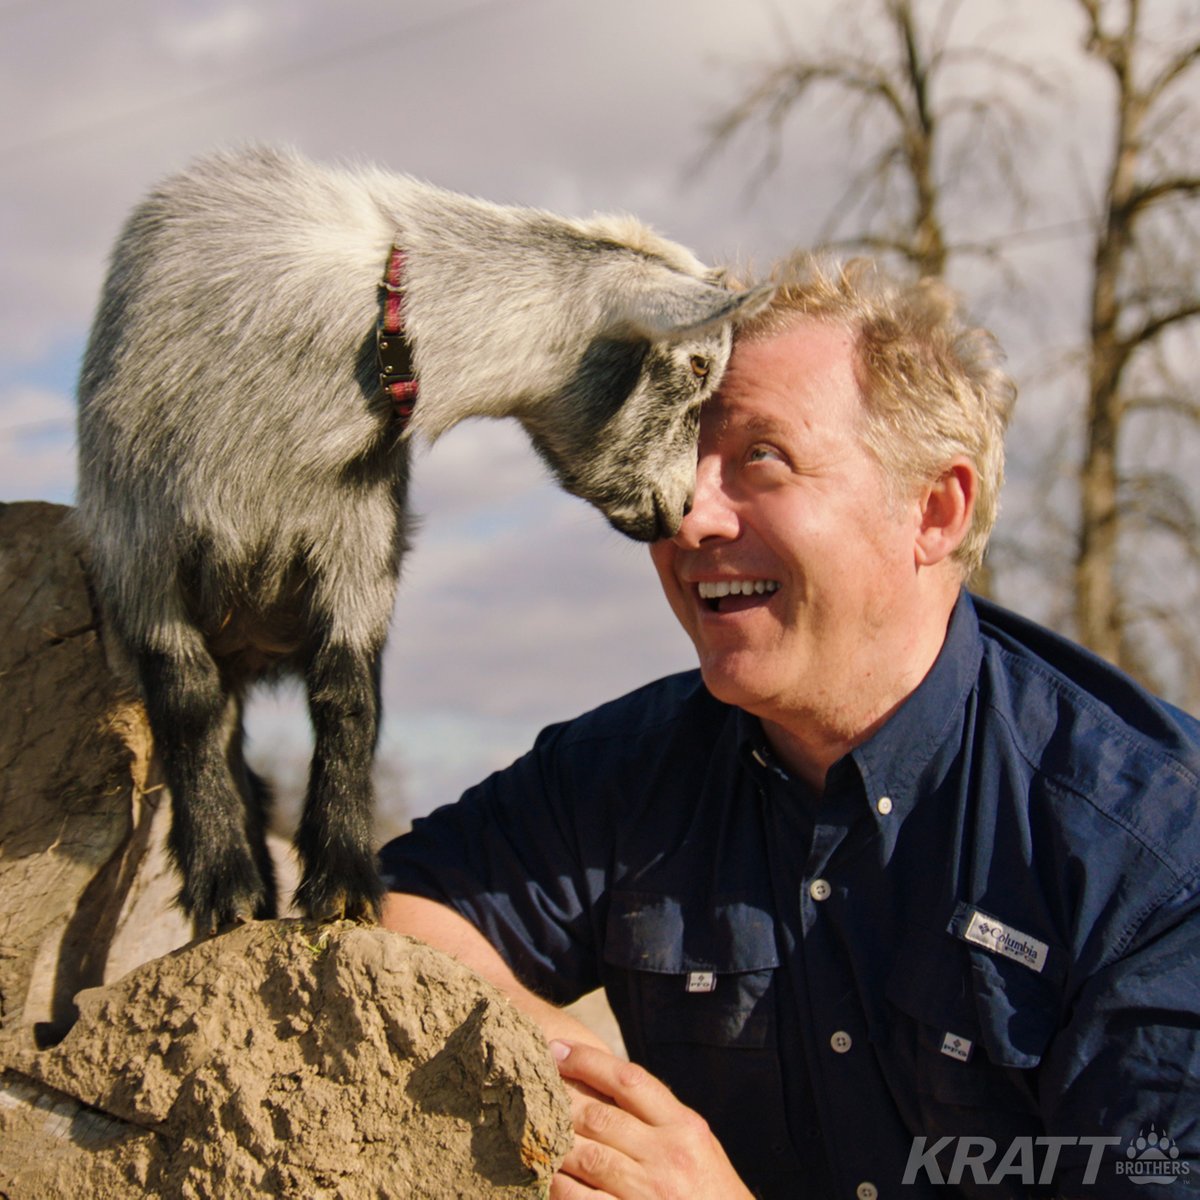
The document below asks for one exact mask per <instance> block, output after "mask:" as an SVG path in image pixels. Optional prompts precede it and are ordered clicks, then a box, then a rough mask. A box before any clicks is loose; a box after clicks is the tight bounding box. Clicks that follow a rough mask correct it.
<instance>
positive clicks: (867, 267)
mask: <svg viewBox="0 0 1200 1200" xmlns="http://www.w3.org/2000/svg"><path fill="white" fill-rule="evenodd" d="M773 281H774V282H775V283H776V284H777V286H778V291H777V293H776V295H775V298H774V300H773V301H772V303H771V305H770V307H769V308H767V309H766V310H765V311H764V312H762V313H760V314H759V315H758V316H757V317H754V318H751V319H750V320H748V321H747V322H746V323H745V324H744V325H743V326H742V327H741V328H740V330H739V332H738V336H739V337H750V338H761V337H770V336H772V335H773V334H776V333H781V332H783V331H784V330H786V329H788V328H790V327H791V326H792V325H794V324H795V322H796V320H797V319H798V318H801V317H803V318H811V319H814V320H820V321H829V322H833V323H836V324H838V325H841V326H842V327H844V328H846V329H848V330H849V331H850V332H851V334H852V335H853V336H854V339H855V346H856V350H857V356H858V362H857V372H856V373H857V375H858V383H859V390H860V392H861V394H862V401H863V428H862V438H863V444H864V445H865V446H866V448H867V449H868V450H869V451H870V453H871V454H872V455H873V456H874V457H875V458H876V460H877V461H878V462H879V465H880V467H881V468H882V469H883V471H884V474H885V476H886V477H887V479H888V480H889V482H890V483H891V485H892V486H893V488H894V489H895V491H896V492H897V493H899V494H901V495H905V496H907V495H909V494H911V492H913V491H915V490H917V489H918V488H920V487H921V486H923V485H925V484H929V483H932V482H933V481H934V480H936V479H938V478H939V477H940V476H941V475H942V473H943V472H944V471H945V470H946V468H947V466H948V465H949V463H950V461H951V460H952V459H954V458H955V457H957V456H959V455H963V456H965V457H966V458H968V459H969V460H970V461H971V463H972V464H973V465H974V467H975V471H976V474H977V475H978V478H979V483H978V494H977V496H976V500H975V510H974V513H973V515H972V518H971V526H970V529H969V530H968V531H967V534H966V536H965V537H964V538H963V540H962V542H961V544H960V545H959V546H958V547H957V549H956V550H955V551H954V559H955V560H956V561H957V563H958V564H959V566H960V568H961V569H962V571H963V575H964V577H966V576H967V575H969V574H970V573H971V572H972V571H973V570H975V569H976V568H977V567H978V566H979V564H980V563H981V562H982V561H983V553H984V550H985V549H986V547H987V541H988V537H989V536H990V534H991V531H992V527H993V525H994V524H995V522H996V516H997V514H998V511H999V496H1000V488H1001V485H1002V484H1003V481H1004V432H1005V428H1006V426H1007V423H1008V417H1009V414H1010V413H1011V411H1012V406H1013V404H1014V402H1015V400H1016V386H1015V384H1014V383H1013V381H1012V379H1011V378H1010V377H1009V376H1008V375H1007V374H1006V373H1005V371H1004V370H1003V369H1002V367H1001V365H1000V364H1001V362H1002V360H1003V353H1002V351H1001V350H1000V347H999V344H998V343H997V342H996V339H995V338H994V337H993V336H992V335H991V334H990V333H988V332H987V331H986V330H984V329H979V328H975V327H972V326H970V325H969V324H967V322H966V320H965V319H964V317H963V315H962V311H961V308H960V305H959V302H958V299H957V297H956V296H955V294H954V293H953V292H952V291H951V290H950V289H949V288H948V287H947V286H946V285H945V284H944V283H942V282H941V281H940V280H936V279H923V280H921V281H920V282H918V283H909V282H905V281H902V280H899V279H896V278H893V277H889V276H888V275H886V274H885V273H884V272H883V271H882V270H881V269H880V268H879V266H878V265H877V264H875V263H874V262H872V261H870V260H868V259H852V260H850V261H849V262H846V263H844V264H839V263H836V262H833V261H832V260H828V259H821V258H817V257H814V256H813V255H810V254H799V255H796V256H794V257H792V258H790V259H788V260H786V261H785V262H783V263H781V264H780V265H779V266H778V267H777V268H776V269H775V271H774V272H773Z"/></svg>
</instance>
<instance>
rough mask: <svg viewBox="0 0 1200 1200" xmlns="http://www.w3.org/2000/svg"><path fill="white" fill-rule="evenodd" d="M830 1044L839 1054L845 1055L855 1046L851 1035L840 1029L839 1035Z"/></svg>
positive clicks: (831, 1039) (830, 1040) (832, 1038)
mask: <svg viewBox="0 0 1200 1200" xmlns="http://www.w3.org/2000/svg"><path fill="white" fill-rule="evenodd" d="M829 1044H830V1045H831V1046H832V1047H833V1049H834V1052H835V1053H837V1054H845V1053H846V1051H847V1050H849V1049H850V1047H851V1046H852V1045H853V1044H854V1043H853V1041H852V1040H851V1038H850V1035H849V1034H848V1033H847V1032H846V1031H845V1030H844V1029H839V1030H838V1031H837V1033H835V1034H834V1035H833V1037H831V1038H830V1039H829Z"/></svg>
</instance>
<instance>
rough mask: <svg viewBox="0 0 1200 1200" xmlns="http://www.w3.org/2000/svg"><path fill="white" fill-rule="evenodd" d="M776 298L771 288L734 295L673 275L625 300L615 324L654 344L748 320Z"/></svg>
mask: <svg viewBox="0 0 1200 1200" xmlns="http://www.w3.org/2000/svg"><path fill="white" fill-rule="evenodd" d="M774 295H775V288H774V286H773V285H771V284H763V285H761V286H760V287H756V288H751V289H750V290H749V291H745V292H731V291H730V290H729V289H728V288H724V287H717V286H715V285H714V284H712V283H707V282H705V281H704V280H702V279H693V278H690V277H689V276H686V275H680V274H678V273H676V272H671V273H670V275H668V276H660V277H658V278H656V279H655V280H654V281H652V282H651V283H649V284H648V285H647V286H646V287H645V288H644V289H642V290H640V291H637V292H633V293H631V294H630V295H628V296H626V297H625V298H624V300H625V302H624V305H623V306H621V307H620V308H618V311H617V314H616V323H618V324H621V325H623V326H625V327H626V328H627V329H629V330H631V331H632V332H633V333H634V334H635V335H636V336H638V337H645V338H649V339H650V340H651V341H661V340H663V339H668V340H671V339H674V338H680V337H684V336H686V335H688V334H692V333H699V332H700V331H701V330H703V329H706V328H708V327H709V326H712V325H719V324H722V323H723V322H725V321H739V320H745V319H746V318H747V317H750V316H753V315H754V314H755V313H757V312H759V311H761V310H762V309H763V308H765V307H766V305H767V304H768V303H769V302H770V300H771V297H772V296H774Z"/></svg>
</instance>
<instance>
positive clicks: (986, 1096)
mask: <svg viewBox="0 0 1200 1200" xmlns="http://www.w3.org/2000/svg"><path fill="white" fill-rule="evenodd" d="M885 996H886V998H887V1001H888V1006H889V1010H890V1012H891V1019H890V1021H889V1025H890V1028H889V1029H888V1031H887V1036H888V1040H889V1041H890V1042H891V1043H893V1045H892V1049H893V1052H894V1053H896V1054H897V1055H899V1056H900V1058H901V1059H902V1060H903V1059H906V1058H907V1059H910V1060H911V1061H910V1063H909V1069H910V1072H911V1074H910V1077H911V1078H913V1079H915V1082H916V1091H917V1100H918V1104H919V1106H920V1107H921V1109H922V1111H923V1112H926V1113H927V1114H928V1115H929V1116H930V1117H931V1118H935V1117H936V1116H937V1114H938V1113H939V1112H941V1113H943V1114H944V1113H945V1112H946V1111H948V1110H962V1109H984V1108H986V1109H989V1110H992V1111H996V1110H1000V1111H1005V1112H1009V1113H1013V1114H1017V1113H1026V1114H1031V1115H1032V1114H1034V1113H1035V1112H1036V1088H1035V1084H1034V1073H1035V1071H1036V1069H1037V1068H1038V1067H1039V1066H1040V1064H1041V1061H1042V1057H1043V1055H1044V1054H1045V1052H1046V1049H1047V1047H1048V1046H1049V1044H1050V1041H1051V1039H1052V1038H1053V1036H1054V1032H1055V1030H1056V1028H1057V1027H1058V1023H1059V1012H1058V1010H1059V989H1058V987H1057V986H1056V984H1055V982H1054V980H1053V979H1052V978H1050V977H1048V976H1045V975H1042V974H1039V973H1037V972H1035V971H1032V970H1031V969H1030V968H1029V967H1027V966H1024V965H1023V964H1021V963H1018V962H1012V961H1009V960H1007V959H1004V958H1000V957H998V956H996V955H993V954H989V953H988V952H987V951H985V950H980V949H976V948H974V947H971V946H967V945H965V944H963V943H962V942H960V941H958V940H957V939H955V938H954V937H952V936H951V935H950V934H948V933H941V932H932V931H929V930H924V929H916V928H913V929H910V930H909V931H908V933H907V935H906V937H905V939H904V942H903V945H902V947H901V952H900V954H899V955H898V956H897V959H896V966H895V967H894V968H893V970H892V973H891V975H890V977H889V978H888V981H887V985H886V988H885ZM931 1124H932V1125H934V1126H938V1125H941V1124H942V1122H941V1121H939V1120H936V1119H933V1120H932V1121H931ZM955 1132H959V1133H963V1132H966V1130H965V1129H958V1130H955Z"/></svg>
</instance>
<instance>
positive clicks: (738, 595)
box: [696, 579, 779, 612]
mask: <svg viewBox="0 0 1200 1200" xmlns="http://www.w3.org/2000/svg"><path fill="white" fill-rule="evenodd" d="M696 588H697V591H698V592H699V594H700V599H701V600H702V601H703V602H704V604H705V605H706V606H707V608H708V610H709V611H710V612H730V611H733V610H735V609H742V608H748V607H750V604H751V603H752V602H754V601H755V600H757V598H758V597H760V596H769V595H770V594H771V593H772V592H774V591H777V590H778V589H779V583H778V581H776V580H774V579H721V580H718V581H716V582H712V583H699V584H697V585H696Z"/></svg>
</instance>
